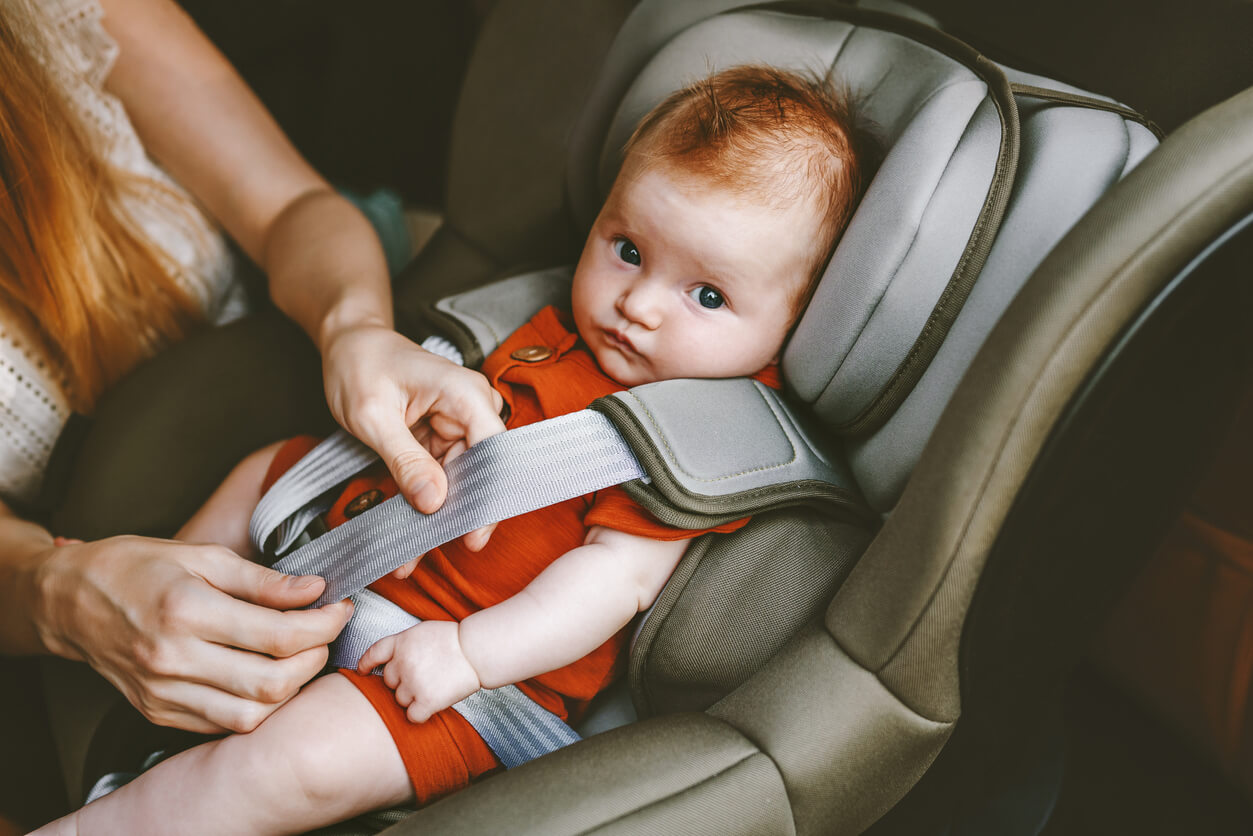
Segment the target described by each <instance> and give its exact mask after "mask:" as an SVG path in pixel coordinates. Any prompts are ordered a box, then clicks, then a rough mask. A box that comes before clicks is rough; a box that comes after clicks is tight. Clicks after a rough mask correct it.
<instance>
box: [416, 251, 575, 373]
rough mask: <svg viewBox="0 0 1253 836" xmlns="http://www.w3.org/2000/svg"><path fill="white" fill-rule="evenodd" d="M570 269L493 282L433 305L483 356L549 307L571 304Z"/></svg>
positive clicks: (524, 274) (571, 273)
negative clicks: (463, 329) (467, 334)
mask: <svg viewBox="0 0 1253 836" xmlns="http://www.w3.org/2000/svg"><path fill="white" fill-rule="evenodd" d="M573 276H574V269H573V268H571V267H554V268H552V269H549V270H538V271H536V272H533V273H523V274H521V275H518V276H513V277H511V278H508V279H504V280H502V281H498V282H493V283H491V284H488V285H485V286H483V287H480V288H476V289H474V290H470V291H467V292H465V293H458V294H457V295H455V296H449V297H446V298H444V299H441V300H440V301H438V302H436V303H435V309H436V310H437V311H439V312H440V313H442V314H444V315H446V316H448V317H451V318H452V319H455V320H456V321H457V322H458V323H460V325H461V326H462V327H463V328H465V329H466V331H468V332H469V333H470V334H471V336H473V337H474V340H475V342H476V343H477V344H478V348H479V350H480V351H481V352H482V354H483V356H484V357H486V356H487V355H489V354H491V353H492V351H494V350H495V349H496V347H497V346H498V345H500V344H501V343H502V342H504V341H505V339H506V338H507V337H508V336H509V335H510V334H512V333H513V332H514V331H516V330H517V329H518V327H519V326H521V325H523V324H525V323H526V321H527V320H528V319H530V318H531V317H532V316H534V315H535V314H536V313H538V312H539V311H540V310H542V309H543V308H544V307H546V306H548V305H558V306H560V307H568V306H569V304H570V280H571V278H573Z"/></svg>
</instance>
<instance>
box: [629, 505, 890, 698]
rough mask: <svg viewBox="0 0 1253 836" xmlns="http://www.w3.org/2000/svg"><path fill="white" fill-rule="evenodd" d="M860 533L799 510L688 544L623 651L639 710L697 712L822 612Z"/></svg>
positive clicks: (861, 541) (861, 543)
mask: <svg viewBox="0 0 1253 836" xmlns="http://www.w3.org/2000/svg"><path fill="white" fill-rule="evenodd" d="M869 539H870V534H869V532H866V531H863V530H860V529H858V528H856V527H854V526H852V525H849V524H847V523H842V522H838V521H835V520H832V519H830V518H829V517H827V516H825V515H822V514H818V513H815V512H814V511H812V510H806V509H789V510H785V511H774V512H769V513H766V514H760V515H757V516H755V517H754V518H753V522H752V524H751V525H749V526H747V527H745V528H743V529H740V530H739V531H736V532H734V533H732V534H723V535H706V536H704V537H702V538H700V539H698V540H696V541H694V542H693V544H692V545H691V546H689V547H688V550H687V552H686V553H685V554H684V555H683V560H682V561H681V562H680V564H679V566H678V568H677V569H676V570H675V572H674V574H673V575H671V576H670V580H669V581H668V582H667V583H666V586H665V588H664V589H662V592H661V595H660V596H659V598H658V600H657V602H656V604H655V605H654V608H653V611H652V613H651V614H650V616H649V618H648V619H647V620H646V621H645V622H644V624H643V626H642V627H641V628H640V630H639V632H638V633H637V635H636V639H635V643H634V645H633V646H632V648H631V657H630V661H629V668H628V676H629V679H630V682H631V685H632V690H633V697H634V700H635V703H636V705H637V707H638V710H639V711H640V712H641V713H643V714H657V713H670V712H675V711H700V710H703V709H705V708H708V707H709V706H710V705H712V704H713V703H714V702H715V701H716V700H718V699H720V698H722V697H723V696H725V695H726V694H728V693H730V692H731V691H732V690H734V689H735V688H736V687H737V686H739V685H740V684H741V683H742V682H744V681H745V680H747V679H748V678H749V676H751V675H752V674H753V673H754V672H755V671H756V670H757V669H758V668H760V667H761V666H762V665H763V664H765V662H766V661H767V660H768V659H769V658H770V657H771V656H773V655H774V654H775V652H776V651H778V649H779V648H780V647H782V646H783V644H784V643H785V642H786V641H787V640H788V639H789V638H791V637H792V636H793V635H795V634H796V632H797V631H799V630H800V629H801V627H803V626H804V625H805V624H806V623H808V622H810V621H812V620H813V619H814V618H815V617H816V616H817V615H818V614H819V613H821V612H822V611H823V610H824V609H825V607H826V604H827V602H829V601H830V600H831V596H832V594H834V592H835V590H836V588H837V587H838V586H839V584H840V582H841V581H843V579H844V577H845V575H847V573H848V571H849V570H850V569H851V568H852V565H853V563H854V562H855V561H856V559H857V557H858V555H860V554H861V552H862V550H863V549H864V548H865V544H866V542H867V541H869Z"/></svg>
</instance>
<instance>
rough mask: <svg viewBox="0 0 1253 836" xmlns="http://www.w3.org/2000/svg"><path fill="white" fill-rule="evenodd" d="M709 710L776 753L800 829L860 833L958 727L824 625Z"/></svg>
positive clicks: (808, 632) (808, 631) (796, 641)
mask: <svg viewBox="0 0 1253 836" xmlns="http://www.w3.org/2000/svg"><path fill="white" fill-rule="evenodd" d="M708 713H709V714H710V715H712V716H714V717H718V718H720V719H723V720H725V721H727V722H728V723H730V724H731V725H733V726H734V727H735V728H737V729H738V730H739V731H740V732H741V733H743V734H744V736H745V737H747V738H748V739H749V740H752V741H753V742H754V743H755V744H757V745H758V746H759V747H761V749H762V751H764V752H766V753H767V754H769V755H770V758H771V760H773V761H774V763H775V765H776V766H777V768H778V770H779V773H780V774H781V775H782V776H783V783H784V785H785V786H786V787H787V794H788V800H789V801H790V802H791V805H792V814H793V816H794V818H795V822H796V832H797V833H801V834H806V833H814V834H832V833H839V834H846V833H847V834H853V833H860V832H861V831H862V830H863V829H865V828H866V827H867V826H869V825H870V824H871V823H873V822H874V821H875V820H876V819H878V818H879V817H880V816H882V815H883V814H884V813H885V812H887V810H888V809H889V808H891V806H892V805H893V804H895V803H896V800H897V799H898V798H900V797H901V796H902V795H904V794H905V792H906V791H907V790H908V789H909V788H910V787H911V786H913V785H914V783H915V782H916V781H917V780H918V778H919V777H920V776H921V775H922V773H923V772H924V771H926V769H927V767H928V766H929V765H930V764H931V762H932V760H934V758H935V757H936V756H937V755H938V754H939V752H940V749H941V748H942V747H943V745H944V743H945V741H946V740H947V739H948V736H949V734H950V733H951V731H952V724H951V723H947V722H944V721H940V720H936V719H934V718H927V717H923V716H919V715H918V714H917V713H916V712H915V711H914V710H913V709H912V708H911V707H910V706H908V705H906V704H904V703H903V702H901V701H900V700H898V699H897V697H896V695H894V694H893V693H892V692H891V690H889V689H888V688H887V687H886V686H885V685H884V684H883V683H882V682H881V681H880V680H879V679H878V678H877V677H876V676H875V675H874V674H873V673H871V672H869V671H867V670H865V669H864V668H862V667H861V666H860V665H859V664H857V662H856V661H855V660H853V659H852V658H850V657H849V656H848V655H847V654H846V653H844V651H843V650H841V649H840V647H839V645H837V644H836V642H835V641H833V640H832V637H831V635H830V634H829V633H828V632H827V631H826V630H825V629H823V628H822V627H821V626H819V625H816V624H815V625H813V626H811V627H808V628H806V629H805V630H803V631H801V633H799V634H798V635H797V636H796V637H795V638H793V639H792V640H791V641H789V642H788V643H787V645H786V646H785V647H784V648H783V649H782V650H781V651H780V652H779V653H777V654H776V655H775V656H774V657H773V658H772V659H771V660H770V662H769V663H768V664H767V665H766V666H765V667H763V668H762V669H761V670H760V671H758V672H757V673H756V674H755V675H754V676H753V677H752V679H750V680H749V681H748V682H746V683H745V684H744V685H742V686H740V687H739V688H738V689H736V690H735V691H734V692H733V693H731V694H730V695H729V696H727V697H726V698H725V699H723V700H722V701H721V702H719V703H717V704H715V705H714V706H713V707H712V708H711V709H710V710H709V712H708ZM737 832H741V833H748V832H750V831H737Z"/></svg>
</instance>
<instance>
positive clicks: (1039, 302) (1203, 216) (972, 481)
mask: <svg viewBox="0 0 1253 836" xmlns="http://www.w3.org/2000/svg"><path fill="white" fill-rule="evenodd" d="M1250 136H1253V90H1249V91H1246V92H1245V93H1242V94H1240V95H1238V96H1235V97H1233V98H1232V99H1229V100H1228V101H1226V102H1224V103H1223V104H1221V105H1219V106H1217V107H1215V108H1213V109H1211V110H1209V111H1207V112H1206V113H1204V114H1202V115H1201V116H1199V117H1197V118H1196V119H1195V120H1193V121H1192V122H1190V123H1188V124H1187V125H1185V126H1183V127H1182V128H1180V129H1179V130H1178V131H1177V132H1175V133H1174V134H1172V135H1171V136H1170V137H1169V138H1167V140H1166V141H1165V142H1164V143H1163V144H1162V145H1161V146H1160V147H1159V148H1158V150H1157V151H1156V152H1155V153H1153V154H1151V155H1150V156H1149V157H1148V158H1147V159H1146V160H1145V161H1144V162H1143V163H1142V164H1141V165H1140V166H1138V167H1137V168H1136V169H1135V170H1133V171H1132V172H1131V173H1130V174H1129V175H1128V176H1127V178H1126V179H1124V180H1122V181H1121V182H1119V183H1117V184H1115V185H1114V186H1113V188H1111V189H1110V191H1109V192H1107V193H1106V194H1105V195H1104V196H1103V197H1102V198H1101V199H1100V200H1099V201H1098V203H1097V204H1096V205H1095V206H1094V207H1093V208H1092V210H1091V211H1090V212H1089V213H1088V214H1087V215H1086V216H1085V217H1084V219H1083V220H1082V221H1081V222H1080V223H1079V224H1077V225H1076V226H1075V227H1074V229H1072V230H1071V231H1070V232H1069V233H1068V234H1067V235H1066V236H1065V237H1064V238H1063V239H1062V241H1061V242H1060V243H1059V244H1058V245H1057V247H1056V248H1055V249H1054V250H1053V251H1052V252H1051V253H1050V254H1049V255H1048V257H1047V258H1046V259H1045V260H1044V262H1043V263H1042V264H1041V265H1040V267H1039V269H1038V270H1037V271H1036V273H1035V275H1034V276H1033V277H1032V279H1031V280H1030V281H1029V282H1028V283H1027V284H1026V286H1025V287H1024V288H1023V289H1022V291H1021V292H1020V293H1019V295H1018V296H1017V298H1015V300H1014V302H1013V303H1012V304H1011V305H1010V306H1009V308H1008V309H1007V310H1006V312H1005V315H1004V316H1003V318H1002V319H1001V321H1000V322H999V323H998V324H997V325H996V327H995V328H994V329H993V330H992V333H991V334H990V335H989V337H988V339H987V342H986V344H985V345H984V346H983V348H982V350H981V351H980V352H979V353H978V355H977V356H976V358H975V360H974V362H973V363H972V365H971V367H970V370H969V372H967V374H966V377H965V379H964V380H963V381H962V384H961V385H960V386H959V387H958V388H957V391H956V392H955V393H954V395H953V398H952V401H951V403H950V404H949V407H948V409H947V410H946V411H945V413H944V415H943V416H942V418H941V420H940V422H939V424H938V425H937V427H936V430H935V433H934V435H933V437H932V439H931V442H930V443H929V444H928V445H927V447H926V449H925V450H924V451H923V454H922V456H921V458H920V459H919V462H918V465H917V467H916V468H915V470H914V474H913V476H912V478H911V479H910V481H909V483H908V485H907V486H906V488H905V491H904V494H903V495H902V497H901V501H900V503H899V505H898V506H897V508H896V510H895V511H894V512H893V514H892V516H891V518H889V520H888V522H887V524H886V525H885V526H884V527H883V529H882V530H881V532H880V533H879V536H878V537H877V538H876V539H875V541H874V542H873V543H872V544H871V545H870V547H869V549H868V550H867V551H866V554H865V555H864V556H863V557H862V559H861V561H860V562H859V563H858V564H857V566H856V567H855V568H854V569H853V571H852V573H850V575H849V577H848V579H847V580H846V582H845V583H844V585H843V586H842V587H841V588H840V590H839V592H838V593H837V594H836V596H835V598H834V599H833V601H832V604H831V607H830V608H829V610H828V612H827V619H826V623H827V625H828V626H829V628H830V629H831V631H832V633H833V634H834V635H835V636H836V638H837V640H838V641H839V642H840V644H841V645H842V646H843V647H845V648H846V649H848V651H849V652H850V654H852V655H853V656H854V658H856V659H857V660H858V662H860V664H861V665H863V666H864V667H865V668H867V669H868V670H872V671H878V672H880V676H881V677H882V678H883V680H884V681H885V682H887V683H889V684H890V685H891V688H892V691H893V693H895V694H896V695H897V696H899V697H900V698H901V699H902V700H903V701H905V702H906V703H907V704H909V705H911V706H913V707H914V708H916V709H917V710H918V711H920V712H922V713H924V714H926V715H927V716H932V717H939V718H952V717H955V716H956V715H957V713H958V712H959V711H960V687H959V685H960V683H959V679H958V671H957V660H958V643H959V642H960V638H961V631H962V626H963V618H964V614H965V611H966V608H967V607H968V606H969V602H970V599H971V595H972V594H973V590H974V588H975V585H976V583H977V582H978V578H979V575H980V573H981V572H982V569H983V564H984V561H985V559H986V557H987V554H988V550H989V548H990V547H991V545H992V542H993V541H994V538H995V537H996V534H997V532H998V530H999V529H1000V526H1001V525H1002V523H1003V521H1004V518H1005V515H1006V513H1007V512H1008V510H1009V508H1010V506H1011V504H1012V502H1013V500H1014V497H1015V496H1016V494H1017V492H1018V491H1019V490H1020V488H1021V486H1022V484H1023V481H1024V479H1025V478H1026V476H1027V474H1028V472H1029V470H1030V468H1031V465H1032V463H1033V462H1034V460H1035V458H1036V457H1037V455H1038V454H1039V451H1040V448H1041V446H1042V444H1043V443H1044V441H1045V440H1046V438H1047V437H1048V435H1049V433H1050V431H1051V430H1052V428H1053V426H1054V424H1055V422H1056V421H1057V419H1058V417H1059V416H1060V415H1061V414H1062V412H1063V410H1064V409H1065V408H1066V406H1067V404H1068V402H1069V401H1070V399H1071V397H1072V396H1073V394H1074V393H1075V391H1076V389H1077V387H1079V386H1080V385H1081V384H1082V383H1083V381H1084V380H1085V378H1086V377H1087V375H1088V374H1089V372H1090V370H1091V369H1092V367H1093V365H1094V364H1095V363H1096V362H1098V361H1099V359H1100V358H1101V355H1102V353H1103V352H1104V351H1105V350H1106V349H1107V348H1108V346H1109V345H1110V344H1111V342H1112V341H1113V340H1114V339H1116V338H1117V336H1118V335H1119V333H1120V332H1121V331H1122V330H1123V328H1124V327H1125V326H1126V325H1127V324H1128V323H1129V322H1130V321H1131V320H1132V318H1133V317H1134V316H1136V315H1137V314H1138V313H1139V311H1140V310H1141V309H1142V308H1143V306H1144V305H1145V304H1146V303H1147V302H1148V301H1149V300H1151V299H1152V298H1153V297H1154V296H1155V295H1156V294H1157V293H1158V292H1160V291H1161V289H1162V288H1163V287H1164V286H1165V284H1166V283H1167V282H1169V280H1170V279H1171V278H1173V277H1174V276H1175V275H1177V274H1178V273H1179V271H1180V270H1182V269H1183V268H1184V267H1185V266H1187V264H1188V263H1189V262H1190V261H1192V260H1193V259H1194V258H1195V257H1196V256H1197V255H1198V253H1199V252H1201V251H1202V250H1203V249H1204V248H1205V247H1206V246H1207V245H1208V244H1209V243H1210V242H1211V241H1213V240H1214V239H1215V238H1216V237H1217V236H1218V235H1220V234H1221V233H1222V232H1223V231H1225V230H1226V229H1228V228H1230V227H1231V226H1232V225H1233V224H1235V223H1236V222H1237V221H1239V220H1240V219H1242V218H1243V217H1245V216H1247V215H1248V214H1249V212H1250V211H1251V210H1253V145H1251V144H1250V143H1249V141H1248V138H1249V137H1250ZM754 739H757V738H754Z"/></svg>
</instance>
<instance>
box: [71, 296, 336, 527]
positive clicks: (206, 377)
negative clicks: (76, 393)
mask: <svg viewBox="0 0 1253 836" xmlns="http://www.w3.org/2000/svg"><path fill="white" fill-rule="evenodd" d="M155 393H160V397H154V394H155ZM91 422H92V423H91V428H90V429H89V430H88V432H87V434H86V436H85V438H84V439H83V440H82V442H81V444H80V446H79V448H78V450H77V451H76V452H77V461H76V463H75V467H74V469H73V471H72V474H71V476H70V478H69V480H68V482H67V484H66V485H65V487H64V493H63V498H62V502H61V506H60V509H59V510H58V511H57V512H56V513H55V514H53V518H52V529H53V531H55V532H56V533H57V534H59V535H61V536H65V537H79V538H82V539H84V540H96V539H99V538H102V537H111V536H113V535H116V534H144V535H151V536H157V537H169V536H171V535H172V534H173V533H174V532H175V531H176V530H177V529H178V527H179V526H181V525H182V524H183V523H184V522H186V521H187V519H188V518H189V517H190V516H191V515H192V513H193V512H195V511H196V509H197V508H199V507H200V505H201V503H203V502H204V500H205V499H207V498H208V496H209V494H210V493H212V491H213V489H214V488H216V487H217V486H218V484H219V483H221V481H222V479H223V478H224V477H225V476H226V474H227V473H229V472H230V470H231V468H232V467H234V466H235V464H236V463H238V462H239V461H240V460H241V459H243V458H244V457H245V456H247V455H248V454H249V453H251V452H253V451H254V450H256V449H258V448H260V447H263V446H265V445H266V444H269V443H271V442H273V441H276V440H278V439H281V438H286V437H288V436H291V435H295V434H297V433H302V432H314V433H324V432H327V431H329V429H330V428H331V427H333V426H334V424H333V422H332V421H331V418H330V415H329V413H328V411H327V408H326V399H325V396H324V395H323V391H322V374H321V364H320V362H319V359H318V355H317V352H316V351H315V350H314V349H313V346H312V345H311V344H310V343H309V340H308V338H307V337H306V336H305V335H304V334H303V333H302V332H301V331H300V330H299V329H298V328H297V327H296V326H295V325H293V324H292V323H291V322H290V321H289V320H287V319H285V318H283V317H282V316H280V315H278V314H277V313H273V312H271V313H266V314H261V315H257V316H253V317H248V318H246V319H242V320H239V321H237V322H233V323H231V324H230V325H226V326H223V327H221V328H210V329H207V330H205V331H203V332H200V333H198V334H195V335H194V336H192V337H190V338H188V339H187V340H185V341H184V342H182V343H180V344H179V345H176V346H173V347H172V348H170V349H168V350H166V351H164V352H162V353H161V354H159V355H158V356H157V357H155V358H153V359H152V360H150V361H148V362H147V363H145V364H144V365H142V366H140V367H139V368H138V369H136V370H135V371H134V372H132V373H131V374H130V375H129V376H128V377H126V378H125V379H124V380H122V381H121V382H120V383H119V384H117V385H116V386H114V387H113V388H112V389H110V390H109V392H108V393H107V395H106V396H105V397H104V398H102V399H101V401H100V403H99V404H98V406H97V408H96V411H95V413H94V414H93V415H92V417H91ZM156 445H160V446H159V454H157V450H158V448H157V446H156Z"/></svg>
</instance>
